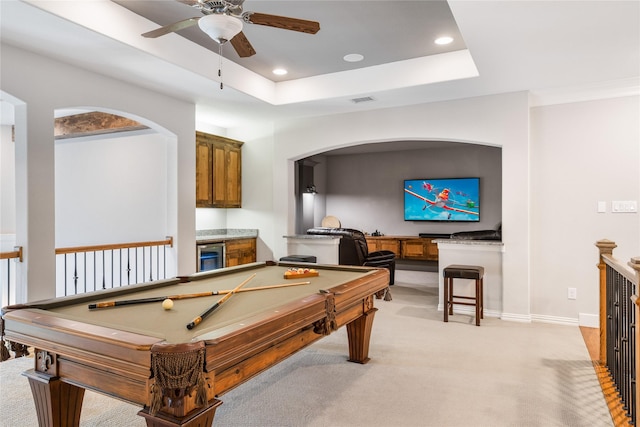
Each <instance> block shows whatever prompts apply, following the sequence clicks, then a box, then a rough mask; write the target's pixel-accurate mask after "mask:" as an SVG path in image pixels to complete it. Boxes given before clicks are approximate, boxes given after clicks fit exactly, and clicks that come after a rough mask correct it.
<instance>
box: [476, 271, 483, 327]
mask: <svg viewBox="0 0 640 427" xmlns="http://www.w3.org/2000/svg"><path fill="white" fill-rule="evenodd" d="M481 289H482V287H481V286H480V280H478V279H476V326H480V313H481V311H480V301H481V300H480V298H481V293H482V290H481Z"/></svg>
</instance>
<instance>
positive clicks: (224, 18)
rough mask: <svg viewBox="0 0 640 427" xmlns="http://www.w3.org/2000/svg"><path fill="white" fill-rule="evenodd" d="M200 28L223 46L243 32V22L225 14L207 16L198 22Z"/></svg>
mask: <svg viewBox="0 0 640 427" xmlns="http://www.w3.org/2000/svg"><path fill="white" fill-rule="evenodd" d="M198 26H199V27H200V29H201V30H202V31H204V32H205V33H206V34H207V35H208V36H209V37H211V38H212V39H213V40H215V41H217V42H218V43H221V44H222V43H224V42H226V41H229V40H231V39H232V38H234V37H235V36H236V35H237V34H238V33H239V32H240V31H242V21H241V20H239V19H237V18H234V17H233V16H229V15H225V14H211V15H205V16H203V17H202V18H200V19H199V20H198Z"/></svg>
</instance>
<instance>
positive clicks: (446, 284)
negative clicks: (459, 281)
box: [443, 277, 451, 322]
mask: <svg viewBox="0 0 640 427" xmlns="http://www.w3.org/2000/svg"><path fill="white" fill-rule="evenodd" d="M449 280H451V279H449V278H448V277H447V278H445V279H444V298H443V302H444V321H445V322H448V321H449Z"/></svg>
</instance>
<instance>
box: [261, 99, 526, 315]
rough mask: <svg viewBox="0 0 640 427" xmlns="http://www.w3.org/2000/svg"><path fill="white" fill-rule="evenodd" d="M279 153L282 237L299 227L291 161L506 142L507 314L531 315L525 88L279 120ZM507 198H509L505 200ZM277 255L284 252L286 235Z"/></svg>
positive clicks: (277, 199)
mask: <svg viewBox="0 0 640 427" xmlns="http://www.w3.org/2000/svg"><path fill="white" fill-rule="evenodd" d="M275 138H276V142H275V156H274V195H273V196H274V202H273V206H274V215H275V216H274V228H275V229H276V233H275V235H276V236H278V235H279V236H283V235H287V234H293V233H294V213H295V206H294V202H293V200H294V194H293V162H294V161H295V160H298V159H300V158H304V157H309V156H310V155H314V154H318V153H321V152H324V151H326V150H327V149H331V148H339V147H345V146H349V145H354V144H361V143H366V142H383V141H398V140H435V141H459V142H470V143H479V144H483V145H492V146H497V147H502V159H503V163H502V164H503V170H502V177H503V178H502V200H503V203H502V219H503V241H504V244H505V253H504V264H503V265H504V268H503V273H504V283H505V285H504V289H503V298H504V304H503V310H504V313H503V317H504V318H509V319H513V320H524V321H528V320H530V319H531V316H530V299H529V292H530V291H529V248H530V245H529V236H530V231H529V212H530V211H529V187H530V185H529V167H530V165H529V101H528V95H527V94H526V93H512V94H505V95H496V96H487V97H479V98H472V99H464V100H458V101H450V102H441V103H433V104H421V105H414V106H408V107H402V108H394V109H387V110H377V111H367V112H361V113H353V114H342V115H334V116H325V117H318V118H308V119H301V120H292V121H286V122H282V123H278V124H277V127H276V131H275ZM507 201H508V204H507V203H506V202H507ZM273 247H274V252H275V255H276V257H280V256H283V255H285V254H286V244H285V241H284V239H283V238H282V237H280V238H279V239H277V238H276V239H275V240H274V241H273Z"/></svg>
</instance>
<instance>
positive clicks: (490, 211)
mask: <svg viewBox="0 0 640 427" xmlns="http://www.w3.org/2000/svg"><path fill="white" fill-rule="evenodd" d="M449 145H450V147H443V148H426V149H419V150H406V151H389V152H382V153H376V152H374V153H367V154H350V155H331V156H324V157H325V158H324V160H321V162H324V163H326V165H327V166H326V167H327V183H326V188H318V191H319V192H320V193H319V196H323V195H325V194H326V209H327V212H326V214H327V215H333V216H336V217H337V218H339V219H340V221H341V224H342V226H343V227H348V228H356V229H359V230H362V231H364V232H369V233H371V232H373V231H375V230H378V231H381V232H382V233H384V234H387V235H396V236H398V235H399V236H417V235H418V234H420V233H439V234H450V233H454V232H457V231H469V230H486V229H493V228H494V227H495V226H496V224H498V222H500V220H501V219H502V192H501V189H502V152H501V150H500V148H498V147H487V146H481V145H477V144H449ZM317 157H319V156H316V158H317ZM455 177H480V200H479V202H480V206H481V208H480V221H479V222H472V223H462V222H431V221H405V220H404V210H403V206H404V197H405V195H404V191H403V188H404V187H403V182H404V180H405V179H427V178H455ZM321 220H322V216H318V217H316V218H315V222H316V224H315V225H316V226H318V225H320V221H321Z"/></svg>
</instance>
